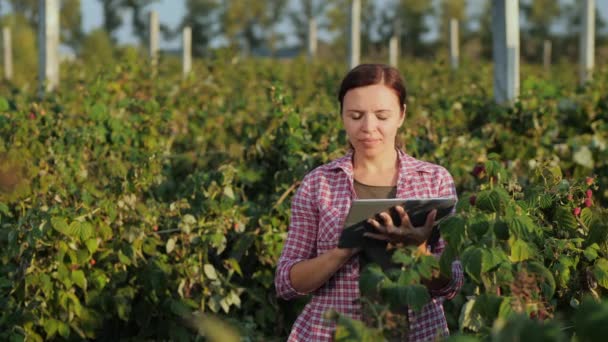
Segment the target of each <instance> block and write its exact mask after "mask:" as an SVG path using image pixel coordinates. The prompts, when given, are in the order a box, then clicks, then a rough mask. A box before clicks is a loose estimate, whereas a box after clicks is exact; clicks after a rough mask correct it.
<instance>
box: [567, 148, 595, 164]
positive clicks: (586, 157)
mask: <svg viewBox="0 0 608 342" xmlns="http://www.w3.org/2000/svg"><path fill="white" fill-rule="evenodd" d="M572 160H573V161H574V162H575V163H577V164H579V165H581V166H584V167H586V168H588V169H593V165H594V162H593V154H592V153H591V150H590V149H589V147H587V146H581V147H580V148H579V149H577V150H576V151H575V152H574V154H573V155H572Z"/></svg>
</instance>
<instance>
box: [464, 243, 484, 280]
mask: <svg viewBox="0 0 608 342" xmlns="http://www.w3.org/2000/svg"><path fill="white" fill-rule="evenodd" d="M482 258H483V254H482V251H481V249H480V248H478V247H474V246H470V247H468V248H467V249H466V250H465V251H464V253H462V257H461V262H462V266H463V267H464V270H465V271H466V272H467V274H468V275H469V276H470V277H471V278H473V280H475V281H476V282H477V283H481V268H482V265H481V263H482Z"/></svg>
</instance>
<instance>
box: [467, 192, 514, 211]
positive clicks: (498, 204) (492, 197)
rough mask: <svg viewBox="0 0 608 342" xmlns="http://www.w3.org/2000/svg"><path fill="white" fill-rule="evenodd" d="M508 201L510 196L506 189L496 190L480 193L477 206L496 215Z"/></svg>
mask: <svg viewBox="0 0 608 342" xmlns="http://www.w3.org/2000/svg"><path fill="white" fill-rule="evenodd" d="M508 200H509V195H508V194H507V193H506V192H505V190H504V189H501V188H494V189H491V190H484V191H481V192H479V194H478V195H477V201H476V202H475V206H476V207H477V208H479V209H481V210H484V211H487V212H490V213H496V212H499V211H500V210H501V208H503V207H504V206H505V204H506V203H507V201H508Z"/></svg>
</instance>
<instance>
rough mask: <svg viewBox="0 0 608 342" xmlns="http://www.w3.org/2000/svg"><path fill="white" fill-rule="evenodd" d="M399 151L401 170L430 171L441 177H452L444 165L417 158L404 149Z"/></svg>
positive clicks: (405, 171) (406, 171)
mask: <svg viewBox="0 0 608 342" xmlns="http://www.w3.org/2000/svg"><path fill="white" fill-rule="evenodd" d="M399 153H400V158H401V172H404V173H413V172H415V173H430V174H433V175H436V176H441V177H445V176H449V177H452V176H451V174H450V172H449V171H448V169H446V168H445V167H444V166H442V165H439V164H435V163H431V162H428V161H424V160H420V159H416V158H414V157H412V156H410V155H409V154H407V153H405V152H403V151H400V152H399Z"/></svg>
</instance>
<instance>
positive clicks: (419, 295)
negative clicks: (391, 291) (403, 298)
mask: <svg viewBox="0 0 608 342" xmlns="http://www.w3.org/2000/svg"><path fill="white" fill-rule="evenodd" d="M430 300H431V295H430V294H429V291H428V290H427V289H426V287H425V286H424V285H421V284H414V285H409V286H408V287H407V305H408V306H409V307H410V308H411V309H412V310H414V311H420V310H421V309H422V308H423V307H424V306H425V305H426V304H427V303H428V302H429V301H430Z"/></svg>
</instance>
